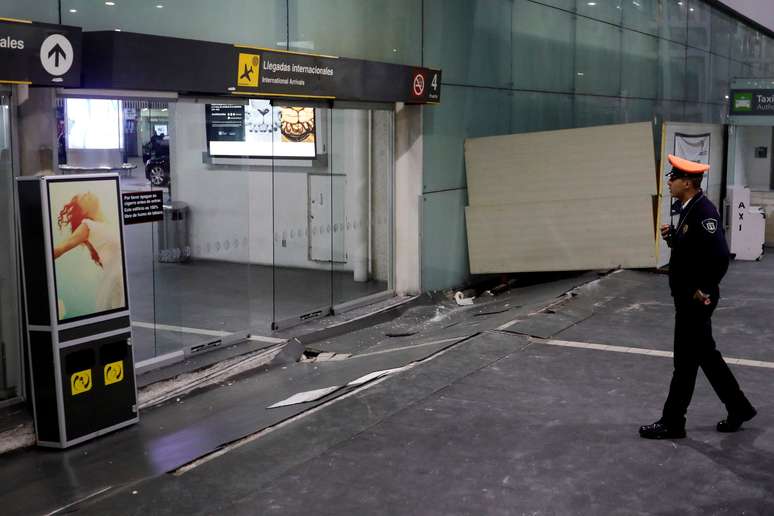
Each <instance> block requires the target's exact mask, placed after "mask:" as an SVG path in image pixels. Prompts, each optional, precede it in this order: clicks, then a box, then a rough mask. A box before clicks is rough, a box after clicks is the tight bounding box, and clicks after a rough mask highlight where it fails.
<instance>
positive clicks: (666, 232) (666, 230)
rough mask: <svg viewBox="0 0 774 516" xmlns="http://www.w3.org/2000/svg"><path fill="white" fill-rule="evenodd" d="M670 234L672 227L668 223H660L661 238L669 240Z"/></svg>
mask: <svg viewBox="0 0 774 516" xmlns="http://www.w3.org/2000/svg"><path fill="white" fill-rule="evenodd" d="M670 236H672V228H671V226H670V225H669V224H662V225H661V238H663V239H664V240H669V237H670Z"/></svg>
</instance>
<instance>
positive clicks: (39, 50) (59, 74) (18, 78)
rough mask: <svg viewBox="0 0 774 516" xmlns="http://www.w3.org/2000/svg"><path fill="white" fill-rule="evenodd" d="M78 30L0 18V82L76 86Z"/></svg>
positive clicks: (78, 82)
mask: <svg viewBox="0 0 774 516" xmlns="http://www.w3.org/2000/svg"><path fill="white" fill-rule="evenodd" d="M81 35H82V33H81V29H80V28H77V27H66V26H63V25H50V24H46V23H33V22H29V21H25V20H11V19H7V18H0V82H4V83H11V84H30V85H48V86H68V87H77V86H80V80H81Z"/></svg>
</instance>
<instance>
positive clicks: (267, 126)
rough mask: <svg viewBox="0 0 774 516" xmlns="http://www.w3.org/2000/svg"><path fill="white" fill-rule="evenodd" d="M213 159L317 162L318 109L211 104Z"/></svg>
mask: <svg viewBox="0 0 774 516" xmlns="http://www.w3.org/2000/svg"><path fill="white" fill-rule="evenodd" d="M206 119H207V120H206V121H207V146H208V149H209V154H210V156H213V157H231V158H314V157H315V155H316V153H317V151H316V139H317V135H316V129H317V127H316V123H315V113H314V108H310V107H276V106H275V107H272V105H271V103H270V101H268V100H261V99H251V100H250V102H249V103H248V104H247V105H233V104H207V106H206Z"/></svg>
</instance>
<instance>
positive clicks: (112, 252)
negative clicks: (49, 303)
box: [54, 191, 125, 319]
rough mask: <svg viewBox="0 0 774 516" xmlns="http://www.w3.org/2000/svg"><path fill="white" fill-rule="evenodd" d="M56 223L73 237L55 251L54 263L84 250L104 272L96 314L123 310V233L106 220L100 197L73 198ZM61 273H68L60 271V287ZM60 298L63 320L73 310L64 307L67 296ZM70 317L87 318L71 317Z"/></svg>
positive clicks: (92, 195)
mask: <svg viewBox="0 0 774 516" xmlns="http://www.w3.org/2000/svg"><path fill="white" fill-rule="evenodd" d="M56 222H57V225H58V226H59V230H60V231H62V230H63V229H64V228H66V227H69V229H70V232H71V233H70V235H69V237H67V238H65V239H63V240H61V241H60V242H59V244H58V245H56V246H55V247H54V259H55V260H58V259H59V258H60V257H62V256H63V255H64V254H66V253H68V252H69V251H71V250H73V249H75V248H77V247H78V246H84V247H85V248H86V249H87V250H88V252H89V255H90V257H91V260H92V261H93V262H94V264H95V265H96V266H97V267H98V268H99V270H100V271H101V274H100V277H99V279H98V281H97V282H96V292H95V293H94V295H95V305H96V306H95V309H94V313H99V312H104V311H107V310H113V309H116V308H122V307H123V306H124V304H125V302H124V278H123V268H122V263H121V240H120V238H121V237H120V230H119V226H118V224H117V223H116V222H115V221H112V222H111V221H108V220H107V219H106V217H105V214H104V213H103V211H102V208H101V205H100V199H99V197H98V196H97V195H95V194H94V193H93V192H91V191H87V192H85V193H81V194H77V195H75V196H73V197H72V199H71V200H70V201H69V202H67V203H66V204H65V205H64V206H63V207H62V208H61V210H60V211H59V214H58V216H57V220H56ZM57 265H58V264H57ZM60 272H65V271H60V268H59V267H57V283H59V279H60V278H59V274H60ZM83 293H84V292H83V291H80V292H78V293H77V294H78V295H79V296H82V295H83ZM58 294H59V302H60V319H61V318H65V317H63V312H70V310H68V307H67V306H62V304H63V298H64V297H66V296H64V295H63V294H65V293H63V292H58ZM68 294H73V293H68ZM68 315H69V316H77V315H87V314H80V313H78V314H72V313H70V314H68Z"/></svg>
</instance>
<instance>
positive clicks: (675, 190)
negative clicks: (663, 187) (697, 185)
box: [669, 174, 688, 197]
mask: <svg viewBox="0 0 774 516" xmlns="http://www.w3.org/2000/svg"><path fill="white" fill-rule="evenodd" d="M687 183H688V179H687V178H685V177H680V176H676V175H675V174H669V195H671V196H672V197H679V194H680V192H682V191H684V190H685V189H686V188H687Z"/></svg>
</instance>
